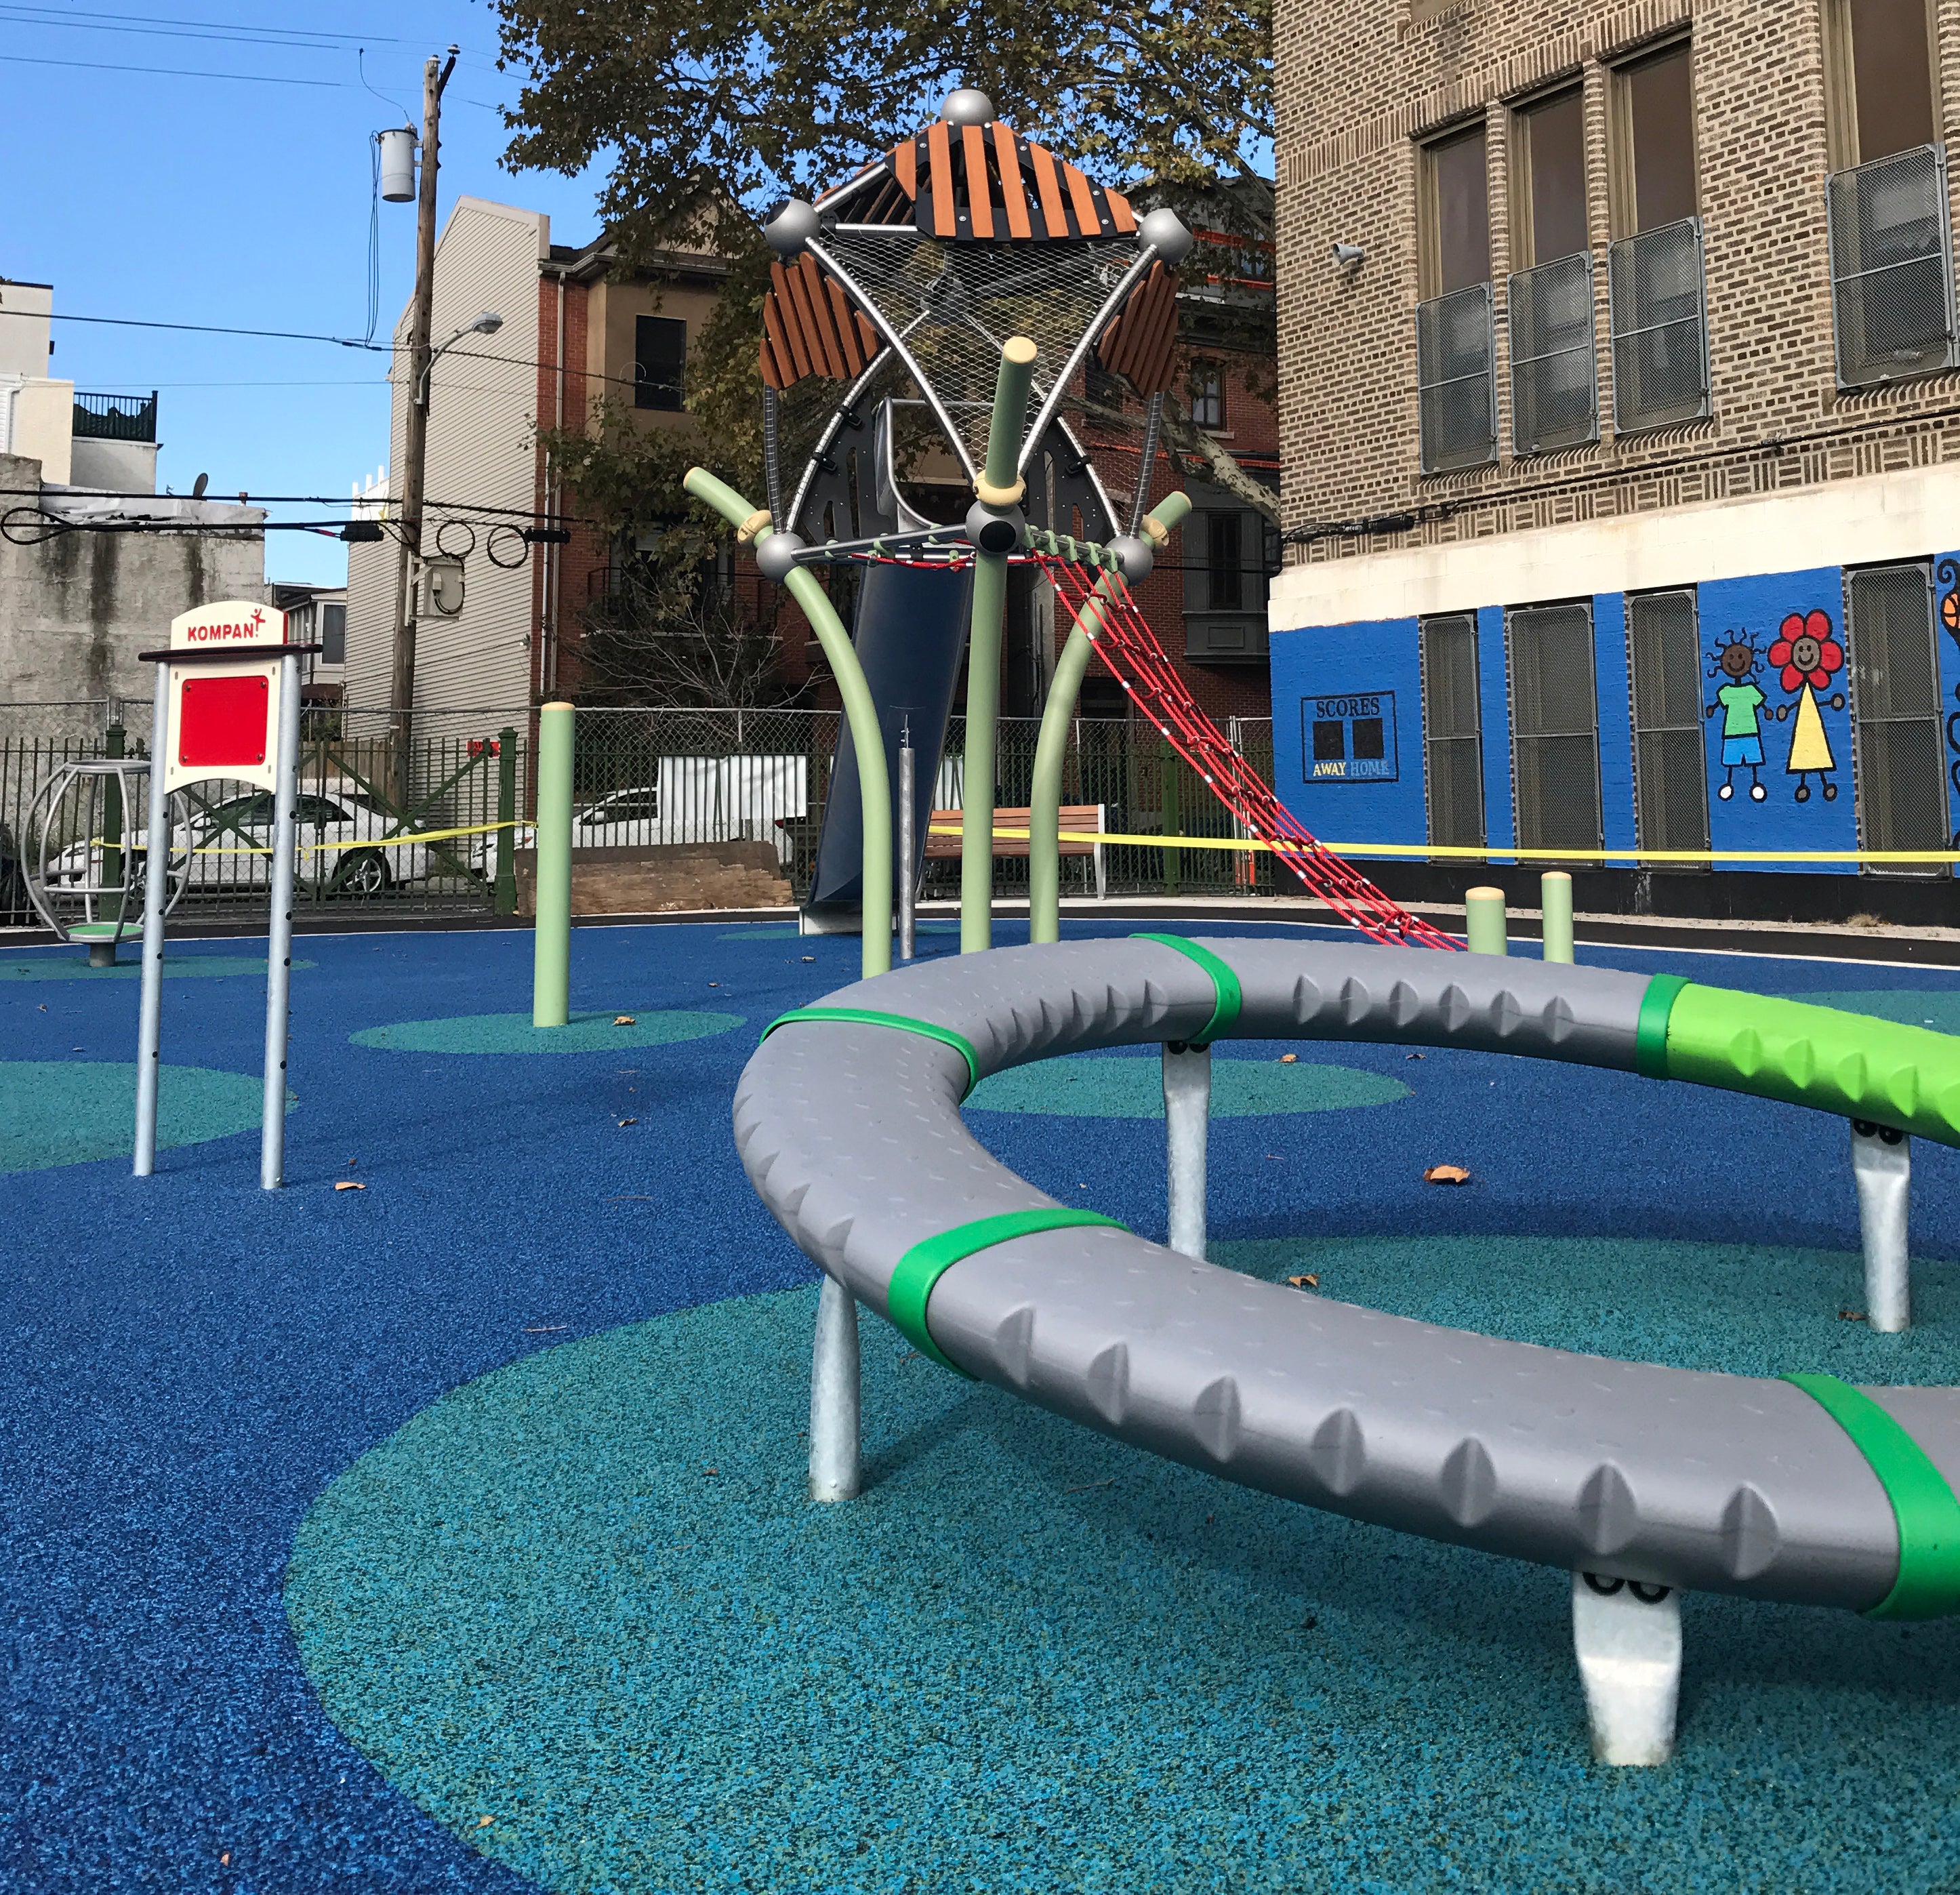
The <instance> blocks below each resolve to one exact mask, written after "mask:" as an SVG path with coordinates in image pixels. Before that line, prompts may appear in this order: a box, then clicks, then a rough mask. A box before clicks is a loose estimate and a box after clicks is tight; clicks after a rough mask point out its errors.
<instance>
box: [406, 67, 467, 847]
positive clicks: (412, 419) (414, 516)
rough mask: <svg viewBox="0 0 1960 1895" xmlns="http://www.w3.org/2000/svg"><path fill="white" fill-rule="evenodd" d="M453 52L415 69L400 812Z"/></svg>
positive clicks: (411, 730)
mask: <svg viewBox="0 0 1960 1895" xmlns="http://www.w3.org/2000/svg"><path fill="white" fill-rule="evenodd" d="M459 50H460V49H459V48H457V47H456V46H451V47H450V49H449V58H448V60H447V62H446V63H444V62H440V61H438V59H435V58H434V57H433V56H431V58H430V59H429V60H428V63H427V64H426V65H424V66H423V68H422V188H421V190H420V192H419V193H418V196H417V199H416V202H415V301H414V303H413V304H412V306H411V308H410V311H409V412H408V416H407V426H406V432H405V438H404V439H403V444H402V484H401V492H400V494H399V496H398V502H399V509H400V511H399V514H398V516H397V518H398V519H399V523H400V535H401V542H402V551H401V558H400V559H399V562H398V563H397V565H396V578H395V662H394V676H393V685H392V688H391V690H390V693H389V696H390V700H391V702H390V708H391V709H393V712H394V714H395V715H394V725H395V728H394V744H393V750H394V757H393V763H394V769H393V776H394V783H395V800H396V804H397V805H398V806H399V807H401V808H403V809H404V810H406V808H407V807H408V804H409V787H410V774H411V773H410V769H409V756H410V753H411V748H412V740H413V737H414V734H415V610H416V606H417V604H418V601H417V599H416V596H415V594H416V589H417V588H418V586H419V584H420V583H421V578H422V476H423V470H424V464H425V461H426V460H427V458H428V397H429V389H428V381H429V362H430V349H429V332H430V326H431V319H432V314H433V311H434V304H435V183H436V170H437V150H438V145H439V144H440V142H441V131H442V94H443V88H444V87H445V86H446V85H447V84H449V75H450V74H451V73H452V72H454V71H455V70H456V56H457V52H458V51H459Z"/></svg>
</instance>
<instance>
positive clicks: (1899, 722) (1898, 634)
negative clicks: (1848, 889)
mask: <svg viewBox="0 0 1960 1895" xmlns="http://www.w3.org/2000/svg"><path fill="white" fill-rule="evenodd" d="M1846 580H1847V585H1846V591H1847V595H1848V601H1849V605H1850V634H1851V636H1850V645H1851V693H1852V703H1853V707H1854V711H1855V715H1854V718H1853V731H1854V732H1855V738H1854V741H1855V743H1856V746H1857V796H1858V836H1859V844H1860V847H1861V848H1864V849H1945V848H1946V846H1948V842H1949V839H1950V836H1951V831H1950V830H1949V826H1948V822H1949V819H1948V816H1947V807H1946V747H1945V744H1944V743H1943V740H1942V732H1941V721H1940V707H1939V677H1938V670H1937V656H1936V651H1935V648H1934V635H1933V588H1932V584H1931V575H1930V574H1929V573H1928V572H1927V569H1926V568H1925V567H1924V566H1923V565H1903V566H1879V567H1874V568H1873V569H1870V570H1869V571H1867V572H1852V573H1848V574H1847V575H1846ZM1871 872H1872V873H1873V874H1887V875H1939V874H1946V872H1947V871H1946V868H1944V867H1943V865H1941V864H1939V863H1937V862H1880V863H1876V864H1873V865H1872V868H1871Z"/></svg>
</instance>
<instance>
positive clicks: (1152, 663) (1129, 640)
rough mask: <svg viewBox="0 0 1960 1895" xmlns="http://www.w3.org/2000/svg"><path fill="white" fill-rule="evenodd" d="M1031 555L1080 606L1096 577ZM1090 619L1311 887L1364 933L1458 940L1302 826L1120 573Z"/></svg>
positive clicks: (1119, 663)
mask: <svg viewBox="0 0 1960 1895" xmlns="http://www.w3.org/2000/svg"><path fill="white" fill-rule="evenodd" d="M1036 557H1037V558H1038V559H1039V560H1040V562H1041V565H1042V570H1043V571H1044V572H1046V573H1047V575H1048V578H1049V579H1050V580H1051V581H1052V582H1053V584H1054V586H1055V593H1056V595H1057V597H1059V598H1061V600H1064V602H1065V603H1066V604H1068V607H1069V610H1071V613H1074V614H1075V615H1077V616H1080V614H1081V612H1082V610H1083V607H1085V606H1087V604H1089V602H1090V597H1091V595H1092V594H1093V591H1094V584H1095V580H1094V578H1093V577H1092V576H1091V575H1090V574H1089V573H1088V572H1087V571H1086V570H1085V569H1083V568H1082V567H1080V566H1077V565H1074V563H1073V562H1071V561H1069V560H1067V559H1056V558H1054V557H1053V556H1050V555H1048V554H1037V555H1036ZM1098 576H1099V575H1098ZM1098 621H1099V623H1097V622H1098ZM1090 623H1097V629H1096V631H1095V632H1093V634H1092V635H1091V639H1090V642H1091V643H1093V645H1094V646H1095V647H1096V651H1097V652H1098V654H1099V655H1100V656H1101V658H1102V660H1103V663H1104V664H1106V665H1107V666H1108V667H1109V669H1110V670H1111V671H1112V673H1114V674H1115V676H1116V677H1117V678H1118V680H1121V682H1122V685H1123V686H1124V688H1125V690H1127V691H1128V693H1130V696H1131V699H1132V700H1133V701H1134V702H1135V703H1136V705H1137V706H1138V709H1140V710H1141V712H1143V714H1144V715H1145V716H1146V717H1147V718H1149V719H1150V721H1151V722H1152V723H1153V724H1154V725H1156V726H1157V729H1158V730H1159V731H1161V732H1162V733H1163V736H1164V737H1165V739H1166V741H1167V742H1168V743H1169V745H1170V747H1171V748H1172V749H1173V750H1176V753H1178V755H1179V756H1181V757H1182V758H1183V759H1184V760H1185V762H1186V763H1188V764H1189V765H1190V766H1191V767H1192V769H1195V771H1197V772H1198V775H1199V776H1201V777H1202V778H1203V779H1204V783H1205V786H1206V787H1207V788H1208V789H1209V790H1210V791H1211V793H1212V795H1214V796H1215V797H1217V799H1218V800H1219V801H1220V802H1221V803H1222V804H1224V806H1225V807H1227V809H1228V810H1230V811H1231V812H1232V814H1233V817H1236V819H1237V820H1238V821H1239V823H1240V824H1241V825H1242V826H1243V827H1244V828H1245V829H1246V830H1248V831H1249V832H1250V833H1252V835H1253V836H1256V837H1258V839H1259V840H1260V841H1261V842H1265V843H1266V844H1267V845H1268V846H1269V847H1270V848H1271V850H1272V852H1273V854H1274V858H1276V859H1277V860H1278V861H1280V862H1284V864H1285V865H1287V868H1290V869H1291V870H1292V871H1293V874H1295V875H1297V877H1299V878H1300V881H1301V883H1302V884H1303V885H1304V887H1306V891H1307V893H1309V894H1310V895H1313V896H1316V897H1319V900H1322V901H1324V902H1325V903H1326V904H1327V905H1328V907H1330V908H1332V909H1333V910H1334V912H1335V913H1336V914H1338V916H1340V917H1341V919H1342V920H1343V921H1345V922H1348V923H1349V924H1350V925H1351V926H1353V927H1355V928H1359V929H1360V931H1361V932H1362V933H1363V934H1364V935H1368V936H1370V938H1373V939H1374V940H1376V941H1381V942H1383V943H1385V944H1389V945H1391V946H1399V947H1441V948H1455V947H1460V946H1461V945H1462V943H1461V942H1459V941H1456V940H1454V939H1453V938H1451V937H1450V936H1449V935H1446V934H1445V933H1443V931H1442V930H1441V929H1440V928H1436V927H1433V926H1432V925H1430V923H1429V922H1426V921H1424V920H1423V919H1421V916H1417V915H1411V913H1410V912H1408V909H1405V908H1404V907H1402V906H1400V905H1399V904H1398V903H1395V902H1393V901H1392V900H1389V897H1387V896H1386V895H1385V894H1383V893H1382V891H1381V890H1379V888H1377V887H1376V886H1375V884H1373V882H1371V881H1369V879H1368V878H1367V876H1365V875H1363V874H1361V873H1360V871H1359V870H1358V869H1357V868H1354V866H1353V865H1351V863H1348V862H1344V861H1343V860H1342V859H1341V857H1340V856H1338V855H1335V853H1334V852H1333V851H1332V849H1328V848H1326V847H1325V846H1324V845H1323V844H1322V843H1320V842H1316V840H1315V839H1313V836H1310V835H1309V833H1307V832H1306V830H1305V829H1303V827H1302V826H1300V823H1299V821H1298V820H1297V819H1296V818H1295V817H1293V815H1292V814H1291V813H1290V811H1288V810H1287V807H1286V806H1285V804H1283V803H1282V802H1281V801H1280V799H1279V798H1278V796H1277V795H1274V792H1273V789H1272V786H1271V785H1270V784H1269V783H1268V782H1265V779H1263V778H1262V777H1261V776H1260V775H1259V774H1258V772H1257V771H1256V770H1255V769H1252V766H1250V765H1249V763H1246V760H1245V759H1244V758H1243V756H1240V755H1239V753H1238V752H1237V751H1236V750H1234V749H1233V747H1232V746H1231V744H1230V743H1229V742H1227V740H1226V737H1225V734H1224V733H1223V731H1220V729H1219V728H1218V727H1217V725H1215V724H1214V723H1213V722H1212V721H1211V718H1208V717H1207V716H1206V715H1205V714H1204V712H1202V711H1201V710H1200V709H1198V706H1197V705H1196V704H1195V703H1194V702H1192V696H1191V693H1190V692H1189V691H1188V690H1186V689H1185V684H1184V680H1182V678H1180V677H1179V676H1178V674H1177V667H1176V666H1175V665H1174V664H1172V663H1171V661H1170V660H1169V658H1167V657H1166V656H1165V654H1164V649H1163V646H1162V645H1160V644H1159V643H1158V642H1157V634H1156V633H1155V632H1153V631H1152V630H1151V629H1150V621H1149V620H1148V619H1146V618H1145V617H1144V615H1143V613H1141V611H1140V610H1138V607H1137V602H1136V601H1135V600H1134V599H1133V598H1131V596H1130V591H1129V588H1128V587H1127V586H1126V585H1125V584H1124V583H1123V581H1122V578H1120V577H1118V576H1117V575H1114V574H1112V575H1109V590H1108V591H1107V592H1106V594H1105V595H1104V596H1103V597H1101V598H1099V599H1098V600H1096V612H1095V615H1094V618H1093V619H1092V620H1091V621H1090Z"/></svg>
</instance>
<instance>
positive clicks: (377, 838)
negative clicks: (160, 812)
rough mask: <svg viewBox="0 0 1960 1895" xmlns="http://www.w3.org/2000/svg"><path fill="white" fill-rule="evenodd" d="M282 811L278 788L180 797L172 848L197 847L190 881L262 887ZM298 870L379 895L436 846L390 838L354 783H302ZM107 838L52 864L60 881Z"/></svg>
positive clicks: (139, 837) (423, 872) (84, 866)
mask: <svg viewBox="0 0 1960 1895" xmlns="http://www.w3.org/2000/svg"><path fill="white" fill-rule="evenodd" d="M275 813H276V805H275V803H274V801H273V799H272V792H271V791H269V790H253V791H250V792H249V793H248V794H247V795H243V796H234V797H232V798H229V799H228V800H227V801H224V802H222V803H216V804H212V805H211V806H210V807H208V808H196V809H193V810H192V811H189V813H188V814H186V813H185V811H184V806H183V803H182V802H180V803H179V804H178V805H177V809H176V810H175V811H173V814H172V820H171V824H170V832H171V833H170V844H171V854H172V855H173V857H174V856H177V855H178V854H179V852H180V851H182V850H183V849H184V848H185V846H186V844H188V846H189V850H190V871H189V888H190V889H211V890H215V889H219V888H227V889H230V888H254V887H260V888H262V887H264V886H265V885H266V874H267V868H268V865H269V861H270V857H269V855H262V854H257V853H255V851H256V850H261V849H263V850H268V851H269V850H270V849H271V847H272V822H273V817H274V816H275ZM298 819H299V833H298V842H299V855H298V878H299V880H300V881H301V882H302V883H304V884H317V885H319V886H320V887H325V888H326V889H327V890H329V891H330V892H331V893H336V894H345V895H379V894H383V893H386V892H387V890H388V889H389V888H390V887H396V886H398V885H399V884H402V883H403V882H412V881H422V880H423V879H424V878H425V877H426V876H428V874H429V873H430V871H431V867H432V866H438V865H436V864H434V862H432V859H431V856H432V852H431V849H430V848H429V846H428V844H427V843H425V842H390V841H388V840H387V836H388V833H389V830H390V827H391V824H390V820H389V818H388V817H386V816H385V815H383V813H382V812H381V811H380V810H378V809H377V808H376V807H374V804H371V802H369V801H368V799H367V798H365V797H364V796H361V795H355V794H354V793H352V792H350V791H346V790H342V789H335V790H333V791H329V792H321V791H311V790H307V791H301V795H300V798H299V805H298ZM147 845H148V837H147V833H146V832H145V831H143V830H138V831H137V832H136V833H135V834H134V835H133V836H131V837H129V839H128V841H127V842H126V843H125V844H124V846H125V847H126V848H128V849H132V851H142V850H144V849H145V848H146V847H147ZM100 853H101V844H100V842H99V841H95V842H75V843H72V844H71V845H70V846H68V848H67V849H64V850H62V852H61V854H60V855H59V856H57V857H56V858H55V860H54V862H53V863H52V865H50V866H51V870H52V874H53V875H54V877H55V878H56V880H57V881H68V882H79V881H85V880H87V878H88V877H91V875H94V874H97V872H98V871H99V868H100Z"/></svg>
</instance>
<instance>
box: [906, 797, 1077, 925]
mask: <svg viewBox="0 0 1960 1895" xmlns="http://www.w3.org/2000/svg"><path fill="white" fill-rule="evenodd" d="M1033 814H1034V812H1033V811H1032V810H1026V809H997V810H995V811H994V828H995V829H997V830H1001V829H1026V828H1027V827H1028V826H1029V817H1031V816H1032V815H1033ZM1104 817H1105V806H1104V805H1103V804H1101V803H1064V804H1063V805H1062V806H1061V841H1060V842H1059V844H1058V851H1057V852H1058V853H1059V854H1061V855H1087V856H1089V857H1090V858H1093V861H1094V863H1095V874H1096V900H1098V901H1100V900H1103V898H1104V897H1105V896H1106V893H1108V890H1109V877H1108V876H1107V874H1106V872H1105V871H1104V869H1103V845H1102V844H1101V843H1100V842H1098V841H1097V840H1096V838H1097V837H1098V836H1100V835H1102V834H1103V832H1104V830H1106V829H1107V828H1108V827H1109V824H1108V823H1107V822H1106V820H1104ZM961 819H962V812H961V811H959V810H956V809H936V810H934V811H933V813H932V830H931V831H929V832H928V834H927V836H926V839H925V858H926V860H927V861H928V862H956V861H957V860H958V859H959V824H960V821H961ZM937 830H951V831H952V832H953V833H951V834H950V835H939V834H937V833H932V832H935V831H937ZM1027 852H1028V845H1027V841H1026V838H1025V837H1017V836H995V837H994V854H995V855H1012V856H1016V857H1020V856H1025V855H1026V854H1027Z"/></svg>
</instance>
